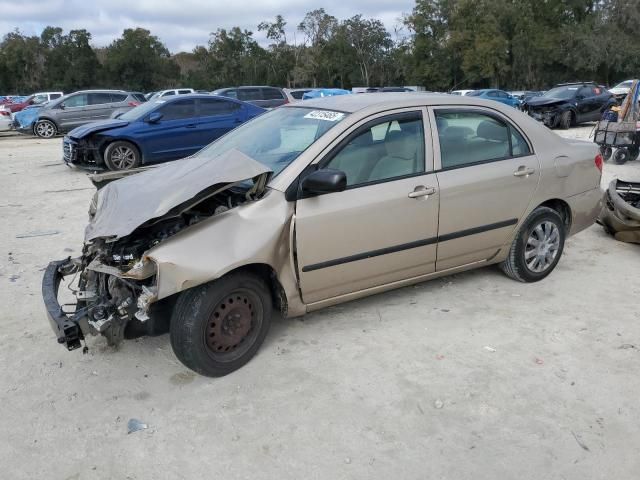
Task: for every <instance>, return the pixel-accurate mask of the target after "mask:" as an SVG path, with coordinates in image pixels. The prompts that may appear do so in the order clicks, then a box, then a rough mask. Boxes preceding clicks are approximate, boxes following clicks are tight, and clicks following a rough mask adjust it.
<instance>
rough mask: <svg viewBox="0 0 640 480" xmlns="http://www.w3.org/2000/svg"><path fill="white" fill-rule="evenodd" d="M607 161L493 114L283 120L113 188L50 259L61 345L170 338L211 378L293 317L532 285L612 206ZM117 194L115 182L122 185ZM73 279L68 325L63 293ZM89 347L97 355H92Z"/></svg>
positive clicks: (247, 129)
mask: <svg viewBox="0 0 640 480" xmlns="http://www.w3.org/2000/svg"><path fill="white" fill-rule="evenodd" d="M601 169H602V158H601V157H600V156H599V155H598V154H597V151H596V147H595V146H594V145H593V144H591V143H588V142H579V141H574V142H569V141H566V140H564V139H561V138H560V137H558V136H557V135H555V134H554V133H553V132H551V131H549V130H548V129H546V128H545V127H543V126H541V125H539V124H537V122H535V121H533V120H531V119H529V118H528V117H526V116H525V115H523V114H521V113H519V112H517V111H515V110H514V109H512V108H509V107H505V106H502V105H500V104H497V103H494V102H486V101H483V100H477V99H472V98H468V97H454V96H448V95H425V94H394V93H388V94H371V95H368V94H363V95H349V96H343V97H331V98H325V99H319V100H311V101H305V102H302V103H297V104H292V105H288V106H284V107H281V108H278V109H276V110H273V111H271V112H269V113H266V114H264V115H262V116H260V117H258V118H256V119H254V120H252V121H250V122H248V123H247V124H245V125H243V126H240V127H238V128H237V129H236V130H233V131H232V132H230V133H228V134H227V135H225V136H224V137H222V138H220V139H219V140H217V141H216V142H214V143H212V144H211V145H209V146H208V147H206V148H205V149H203V150H202V151H200V152H199V153H197V154H196V155H194V156H193V157H190V158H187V159H184V160H180V161H177V162H174V163H172V164H167V165H163V166H159V167H154V168H149V169H147V170H146V171H144V172H141V173H136V174H135V175H130V173H132V172H127V173H124V172H123V173H119V174H118V175H122V176H125V175H127V176H125V178H121V179H119V180H117V181H113V182H110V183H108V184H106V185H104V186H102V185H101V186H102V188H99V190H98V192H97V193H96V195H95V197H94V200H93V202H92V205H91V207H90V212H89V213H90V222H89V225H88V226H87V229H86V232H85V245H84V248H83V252H82V256H81V257H79V258H68V259H65V260H61V261H57V262H52V263H51V264H50V265H49V267H48V268H47V270H46V272H45V275H44V278H43V298H44V302H45V305H46V308H47V312H48V316H49V319H50V322H51V324H52V327H53V330H54V332H55V333H56V335H57V337H58V342H59V343H61V344H64V345H66V347H67V348H68V349H70V350H72V349H75V348H78V347H81V346H82V341H84V339H85V337H86V336H87V335H90V334H102V335H104V336H105V337H106V338H107V339H108V341H109V342H110V343H111V344H118V343H119V342H121V341H122V340H123V339H125V338H133V337H137V336H140V335H157V334H160V333H165V332H167V331H169V333H170V340H171V345H172V347H173V350H174V352H175V354H176V355H177V357H178V358H179V359H180V360H181V361H182V362H183V363H184V364H185V365H186V366H188V367H189V368H191V369H193V370H195V371H197V372H199V373H201V374H203V375H209V376H220V375H225V374H227V373H230V372H232V371H233V370H236V369H237V368H239V367H241V366H242V365H244V364H245V363H246V362H247V361H249V360H250V359H251V357H253V355H255V353H256V352H257V350H258V348H259V347H260V344H261V343H262V341H263V340H264V338H265V336H266V334H267V332H268V330H269V325H270V322H271V317H272V314H273V313H274V312H279V313H280V314H281V315H282V316H284V317H293V316H299V315H303V314H305V313H306V312H309V311H313V310H317V309H319V308H322V307H325V306H329V305H334V304H338V303H341V302H345V301H348V300H352V299H355V298H359V297H363V296H366V295H371V294H374V293H377V292H382V291H385V290H389V289H392V288H397V287H400V286H403V285H409V284H412V283H416V282H420V281H423V280H427V279H430V278H434V277H437V276H441V275H446V274H450V273H455V272H460V271H464V270H468V269H471V268H476V267H481V266H484V265H490V264H499V265H500V266H501V268H502V269H503V271H504V272H505V273H506V274H507V275H509V276H510V277H512V278H514V279H516V280H519V281H523V282H533V281H538V280H541V279H543V278H544V277H546V276H547V275H548V274H549V273H550V272H551V271H552V270H553V269H554V268H555V266H556V265H557V263H558V261H559V259H560V256H561V254H562V250H563V248H564V241H565V238H566V237H567V236H568V235H572V234H575V233H577V232H579V231H581V230H583V229H584V228H586V227H588V226H590V225H591V224H592V223H593V222H594V220H595V219H596V217H597V216H598V213H599V212H600V209H601V207H602V192H601V190H600V187H599V184H600V176H601ZM108 175H110V177H107V178H106V179H104V178H103V180H107V181H110V180H112V179H113V176H114V175H113V174H108ZM67 277H68V278H69V279H75V280H72V281H71V282H72V283H73V291H74V292H75V298H76V303H75V304H74V305H73V308H72V310H73V311H68V312H65V311H64V310H63V308H62V307H61V305H60V300H59V299H58V289H59V286H60V283H61V281H62V280H63V279H66V278H67ZM85 348H86V347H85Z"/></svg>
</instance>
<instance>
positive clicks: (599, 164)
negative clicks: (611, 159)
mask: <svg viewBox="0 0 640 480" xmlns="http://www.w3.org/2000/svg"><path fill="white" fill-rule="evenodd" d="M594 161H595V163H596V168H597V169H598V170H600V173H602V165H603V164H604V160H603V159H602V155H600V154H597V155H596V158H595V160H594Z"/></svg>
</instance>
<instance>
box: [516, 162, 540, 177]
mask: <svg viewBox="0 0 640 480" xmlns="http://www.w3.org/2000/svg"><path fill="white" fill-rule="evenodd" d="M535 172H536V171H535V170H534V169H533V168H527V167H525V166H524V165H521V166H520V167H518V170H516V171H515V172H513V176H514V177H528V176H529V175H533V174H534V173H535Z"/></svg>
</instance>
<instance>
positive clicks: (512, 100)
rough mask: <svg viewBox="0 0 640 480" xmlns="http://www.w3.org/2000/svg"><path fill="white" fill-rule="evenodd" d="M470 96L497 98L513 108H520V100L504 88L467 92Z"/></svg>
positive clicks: (496, 99)
mask: <svg viewBox="0 0 640 480" xmlns="http://www.w3.org/2000/svg"><path fill="white" fill-rule="evenodd" d="M467 96H468V97H480V98H485V99H487V100H495V101H496V102H500V103H504V104H506V105H509V106H511V107H513V108H520V100H518V99H517V98H516V97H514V96H513V95H509V94H508V93H507V92H505V91H504V90H496V89H493V88H485V89H484V90H474V91H473V92H470V93H467Z"/></svg>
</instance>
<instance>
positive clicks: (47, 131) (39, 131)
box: [33, 119, 58, 138]
mask: <svg viewBox="0 0 640 480" xmlns="http://www.w3.org/2000/svg"><path fill="white" fill-rule="evenodd" d="M33 133H34V134H35V135H36V136H38V137H40V138H53V137H55V136H56V135H57V134H58V126H57V125H56V124H55V123H54V122H52V121H51V120H47V119H42V120H38V121H37V122H36V123H35V125H34V126H33Z"/></svg>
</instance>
